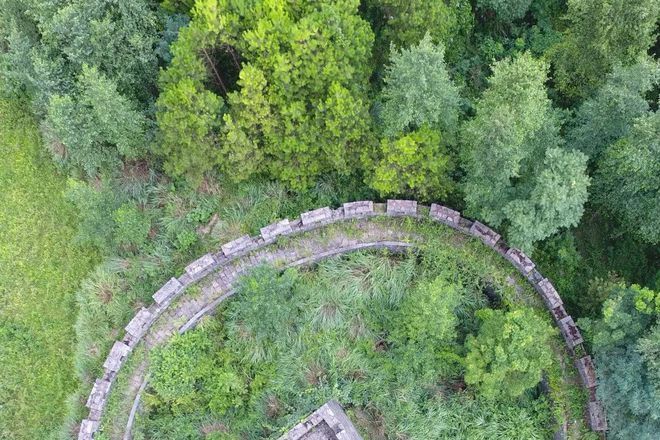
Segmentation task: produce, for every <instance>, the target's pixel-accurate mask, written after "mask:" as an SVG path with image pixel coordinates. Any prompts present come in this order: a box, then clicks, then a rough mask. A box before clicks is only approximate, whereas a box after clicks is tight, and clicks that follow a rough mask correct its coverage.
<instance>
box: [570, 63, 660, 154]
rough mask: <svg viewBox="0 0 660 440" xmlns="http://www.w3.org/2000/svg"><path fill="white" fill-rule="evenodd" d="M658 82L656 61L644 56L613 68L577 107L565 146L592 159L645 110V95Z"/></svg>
mask: <svg viewBox="0 0 660 440" xmlns="http://www.w3.org/2000/svg"><path fill="white" fill-rule="evenodd" d="M659 81H660V63H658V62H657V61H654V60H651V59H649V58H646V57H645V58H642V59H641V60H640V61H639V62H637V63H636V64H634V65H632V66H628V67H621V66H616V67H614V70H613V71H612V73H610V74H608V75H607V77H606V80H605V84H603V86H602V87H601V88H600V89H598V91H597V92H596V94H595V95H594V96H593V97H591V98H589V99H587V100H586V101H585V102H584V103H583V104H582V105H581V106H580V107H579V108H578V110H577V112H576V114H575V120H574V121H573V124H572V126H571V127H570V129H569V130H568V134H567V143H568V145H569V146H570V147H572V148H576V149H578V150H581V151H582V152H583V153H585V154H587V155H588V156H589V157H590V158H592V159H593V160H596V159H597V158H598V157H599V156H600V154H601V153H602V151H603V150H604V149H605V148H607V147H608V146H609V145H610V144H612V143H613V142H615V141H617V140H618V139H621V138H622V137H625V136H626V135H627V134H628V132H629V131H630V128H631V127H632V125H633V121H634V120H635V119H636V118H638V117H640V116H642V115H644V114H646V113H647V112H648V111H649V109H650V107H649V102H648V101H647V100H646V96H645V95H646V94H647V93H648V92H649V91H650V90H651V89H652V88H653V87H654V86H657V85H658V82H659Z"/></svg>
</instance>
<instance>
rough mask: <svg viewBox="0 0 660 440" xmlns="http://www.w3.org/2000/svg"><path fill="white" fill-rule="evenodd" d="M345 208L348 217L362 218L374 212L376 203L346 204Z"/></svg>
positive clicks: (363, 201)
mask: <svg viewBox="0 0 660 440" xmlns="http://www.w3.org/2000/svg"><path fill="white" fill-rule="evenodd" d="M343 206H344V216H346V217H360V216H363V215H368V214H371V213H373V212H374V202H372V201H371V200H361V201H358V202H350V203H344V205H343Z"/></svg>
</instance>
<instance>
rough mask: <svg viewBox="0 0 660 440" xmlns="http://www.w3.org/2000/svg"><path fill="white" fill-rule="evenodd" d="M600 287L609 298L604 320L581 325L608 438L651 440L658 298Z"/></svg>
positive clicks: (657, 418)
mask: <svg viewBox="0 0 660 440" xmlns="http://www.w3.org/2000/svg"><path fill="white" fill-rule="evenodd" d="M601 288H602V289H604V290H605V291H606V296H607V297H609V299H608V300H606V301H605V302H604V303H603V308H602V316H601V317H600V318H599V319H596V320H589V319H584V320H580V321H579V324H580V326H581V327H583V328H584V330H585V334H586V335H587V337H588V338H589V339H590V340H591V343H592V345H593V350H594V353H595V364H596V369H597V372H598V391H597V392H598V397H599V398H601V399H602V401H603V403H604V405H605V410H606V413H607V419H608V428H609V432H608V436H610V437H612V438H614V439H628V438H635V439H640V440H651V439H653V438H655V437H656V436H657V433H658V432H660V383H659V382H660V380H659V379H658V378H659V377H660V375H659V374H658V373H659V371H658V369H657V365H658V352H660V335H659V332H658V316H659V315H660V294H658V293H657V292H654V291H652V290H650V289H645V288H642V287H640V286H636V285H631V286H626V285H625V284H612V283H605V284H603V285H602V287H601Z"/></svg>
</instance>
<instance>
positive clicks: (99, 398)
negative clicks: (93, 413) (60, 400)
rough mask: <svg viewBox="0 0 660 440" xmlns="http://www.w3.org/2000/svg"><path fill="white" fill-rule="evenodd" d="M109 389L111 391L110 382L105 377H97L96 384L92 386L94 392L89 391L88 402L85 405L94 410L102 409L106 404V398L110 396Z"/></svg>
mask: <svg viewBox="0 0 660 440" xmlns="http://www.w3.org/2000/svg"><path fill="white" fill-rule="evenodd" d="M108 391H110V382H109V381H107V380H103V379H96V380H95V381H94V386H93V387H92V392H91V393H89V397H88V398H87V403H85V406H86V407H87V408H89V409H92V410H98V411H100V410H101V409H103V406H104V405H105V399H106V397H107V396H108Z"/></svg>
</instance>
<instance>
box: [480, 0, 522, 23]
mask: <svg viewBox="0 0 660 440" xmlns="http://www.w3.org/2000/svg"><path fill="white" fill-rule="evenodd" d="M531 4H532V0H477V6H479V8H481V9H489V10H491V11H493V12H495V16H496V17H497V19H498V20H499V21H502V22H504V23H510V22H512V21H514V20H518V19H520V18H523V17H524V16H525V13H526V12H527V10H528V9H529V6H530V5H531Z"/></svg>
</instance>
